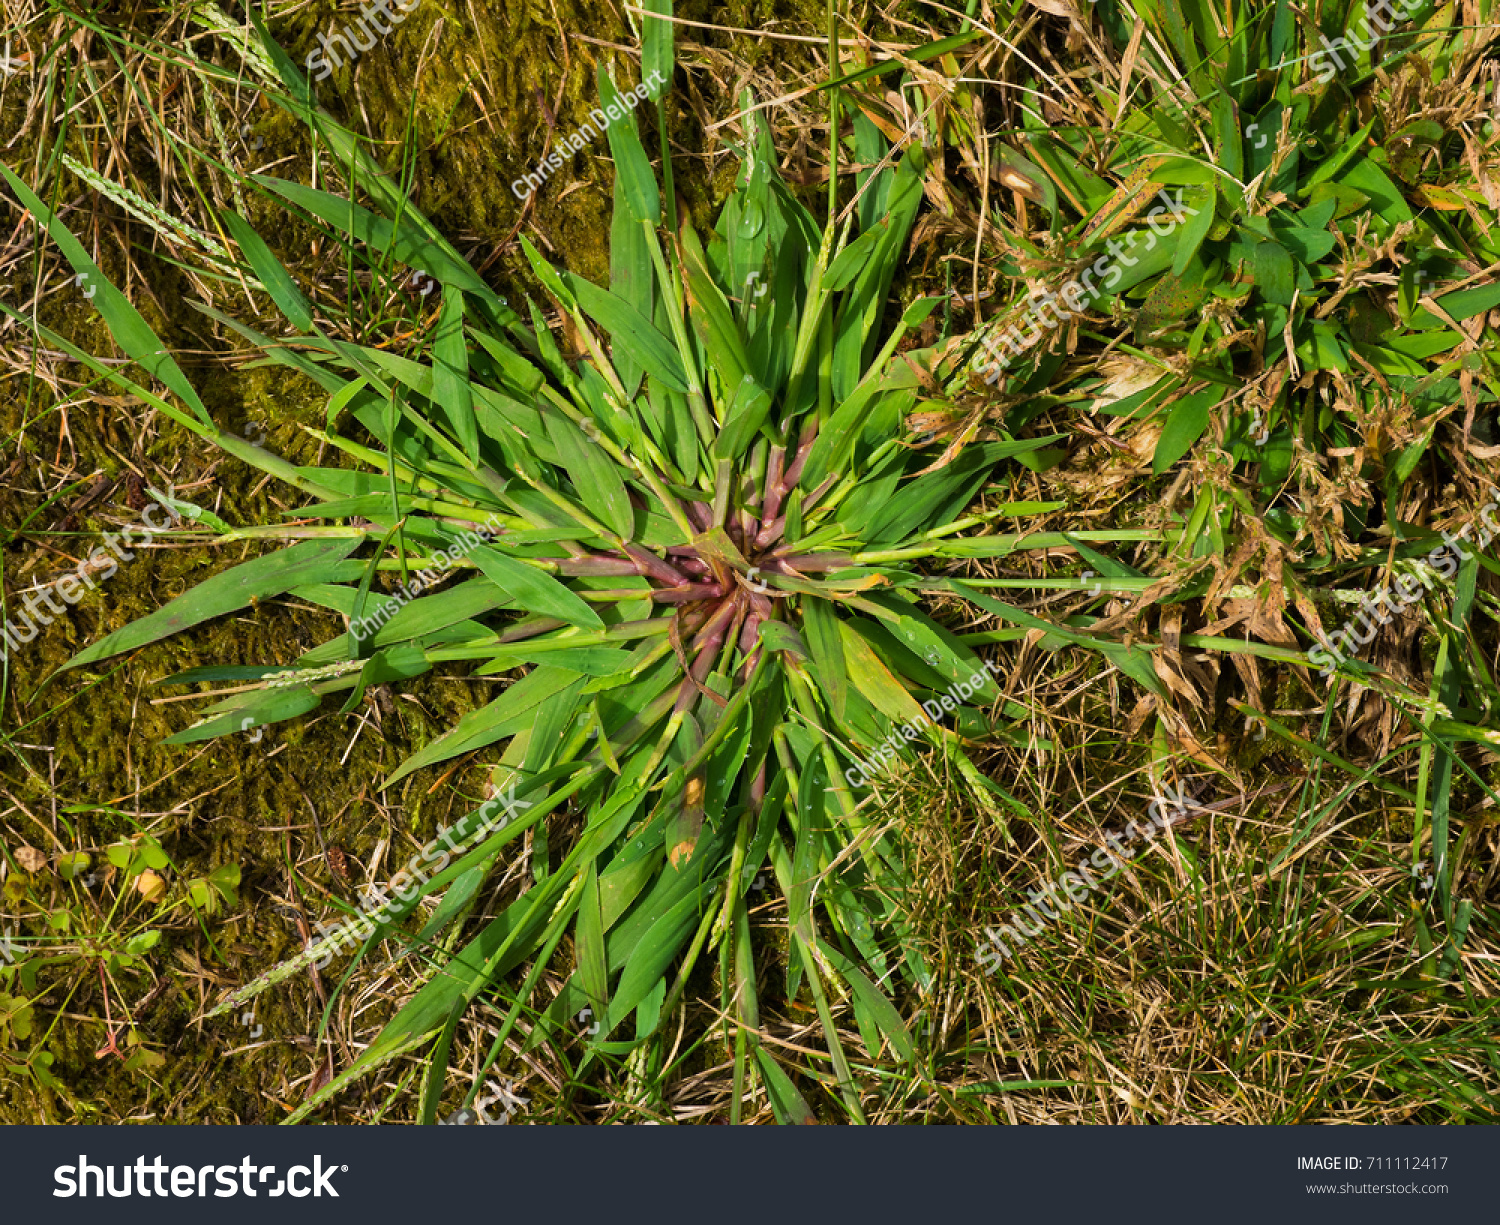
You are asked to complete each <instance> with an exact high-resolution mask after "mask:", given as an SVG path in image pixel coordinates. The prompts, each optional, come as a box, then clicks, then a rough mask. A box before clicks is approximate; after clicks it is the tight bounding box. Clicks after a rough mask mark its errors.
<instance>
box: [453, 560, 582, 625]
mask: <svg viewBox="0 0 1500 1225" xmlns="http://www.w3.org/2000/svg"><path fill="white" fill-rule="evenodd" d="M468 557H469V560H470V561H472V562H473V563H474V564H475V565H476V566H478V567H479V569H480V570H481V571H482V572H483V574H484V576H485V577H486V578H488V579H489V580H490V581H491V582H493V583H494V584H495V585H496V586H497V587H499V588H500V589H501V590H502V591H504V592H506V593H507V594H508V595H509V596H510V597H511V598H512V599H513V600H515V601H517V602H518V603H519V604H521V605H522V606H523V607H524V608H526V609H527V610H529V611H531V612H534V613H541V614H543V615H544V616H548V617H557V618H559V619H560V620H563V621H566V622H568V624H569V625H578V626H582V627H583V628H585V629H603V628H604V622H603V621H601V620H600V619H599V614H598V613H596V612H595V611H594V610H593V609H592V608H590V607H589V606H588V605H587V604H585V603H584V602H583V600H581V599H579V597H578V596H576V595H575V594H574V593H573V592H572V591H570V590H569V589H568V588H567V587H565V586H564V585H563V584H562V583H560V582H558V581H557V580H556V579H555V578H553V577H552V576H551V575H550V574H544V573H542V571H540V570H538V569H536V568H535V567H533V566H528V565H527V564H526V563H525V562H521V561H517V560H516V559H515V558H513V557H508V556H506V555H505V554H504V553H502V552H500V550H498V549H495V548H491V547H489V546H488V545H475V546H474V548H472V549H470V550H469V553H468Z"/></svg>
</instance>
